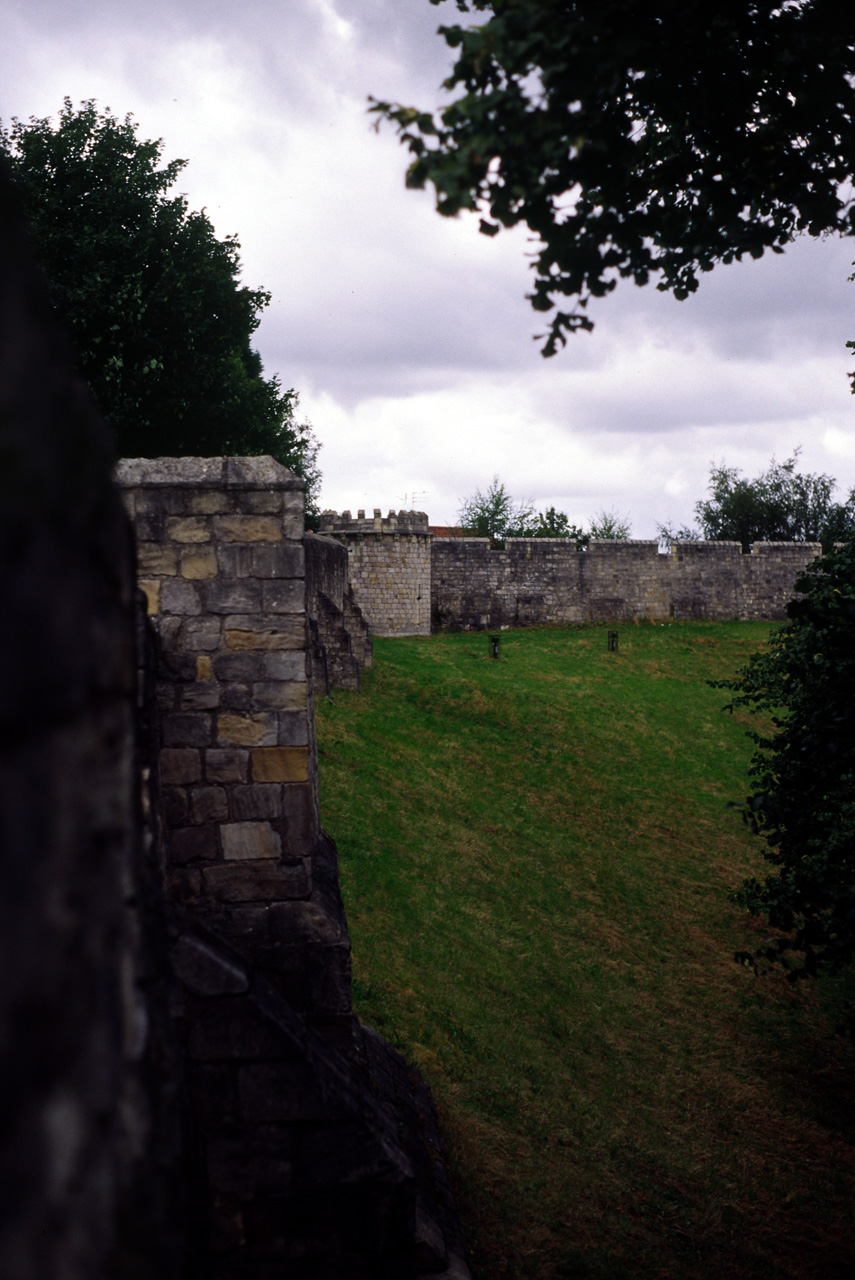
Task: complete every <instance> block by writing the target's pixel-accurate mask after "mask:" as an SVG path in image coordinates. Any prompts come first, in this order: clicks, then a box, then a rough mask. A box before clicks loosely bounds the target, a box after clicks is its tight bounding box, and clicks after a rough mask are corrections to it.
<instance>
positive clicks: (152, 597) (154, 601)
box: [137, 578, 160, 617]
mask: <svg viewBox="0 0 855 1280" xmlns="http://www.w3.org/2000/svg"><path fill="white" fill-rule="evenodd" d="M137 586H138V587H139V589H140V591H142V593H143V595H144V596H145V607H146V613H147V614H148V615H149V617H151V616H152V614H155V613H160V580H159V579H158V578H140V579H139V580H138V581H137Z"/></svg>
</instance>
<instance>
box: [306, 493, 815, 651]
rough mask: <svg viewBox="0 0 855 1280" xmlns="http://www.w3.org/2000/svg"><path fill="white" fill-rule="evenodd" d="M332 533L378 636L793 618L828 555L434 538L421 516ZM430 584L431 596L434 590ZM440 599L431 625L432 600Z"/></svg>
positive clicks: (811, 550)
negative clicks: (811, 572) (807, 572)
mask: <svg viewBox="0 0 855 1280" xmlns="http://www.w3.org/2000/svg"><path fill="white" fill-rule="evenodd" d="M322 524H323V529H324V531H325V532H326V533H328V535H329V536H330V537H332V538H335V539H337V540H339V541H340V542H342V543H343V544H344V545H345V546H346V547H347V548H348V556H349V562H350V576H351V584H352V587H353V593H354V596H355V599H356V602H357V604H358V605H359V606H360V607H361V609H362V611H363V614H364V616H365V620H366V622H367V624H368V626H369V629H370V630H371V631H372V633H373V634H374V635H426V634H427V633H428V631H429V630H434V631H438V630H446V629H450V630H454V629H458V628H463V629H475V630H477V629H480V628H486V627H489V628H495V627H500V628H501V627H514V626H532V625H538V624H540V625H544V624H546V625H549V624H561V623H577V622H589V621H595V620H610V621H620V620H629V619H634V618H656V619H664V618H675V619H680V618H708V619H721V620H725V619H731V618H740V619H746V620H748V619H776V618H782V617H784V610H785V606H786V603H787V601H788V600H789V599H790V597H791V596H792V594H793V586H794V583H795V580H796V578H797V576H798V574H799V572H800V571H801V570H802V569H803V568H804V567H805V565H807V564H808V563H809V562H810V561H811V560H812V559H814V557H815V556H817V555H819V554H820V550H821V549H820V547H819V546H817V545H813V544H809V543H757V544H755V546H754V547H753V549H752V552H751V554H749V555H743V554H742V550H741V548H740V546H739V544H738V543H735V542H689V543H681V544H675V545H674V546H673V547H672V548H671V551H670V553H669V554H662V553H660V551H659V547H658V544H657V543H656V542H641V541H603V542H591V543H590V544H589V546H588V547H587V548H580V547H577V545H576V543H575V542H574V541H572V540H570V539H567V538H509V539H508V540H507V542H506V544H505V547H504V549H501V550H499V549H493V547H492V545H491V543H490V540H489V539H488V538H444V537H443V538H432V537H431V535H430V533H429V530H428V527H427V516H425V515H423V514H422V513H419V512H403V511H402V512H398V514H397V515H395V513H394V512H390V513H389V517H388V519H386V520H382V519H381V518H380V513H379V511H375V518H374V520H373V521H371V520H366V519H365V518H364V512H361V511H360V512H359V514H358V517H357V519H356V520H353V519H352V518H351V515H350V512H349V511H345V512H344V513H343V514H342V515H341V516H339V515H337V514H336V513H335V512H333V511H326V512H324V514H323V517H322ZM425 583H427V584H428V586H427V587H425V585H424V584H425ZM428 593H429V594H430V617H429V618H428V616H427V612H426V608H425V599H426V596H427V595H428Z"/></svg>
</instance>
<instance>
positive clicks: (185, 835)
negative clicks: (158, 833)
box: [167, 826, 220, 863]
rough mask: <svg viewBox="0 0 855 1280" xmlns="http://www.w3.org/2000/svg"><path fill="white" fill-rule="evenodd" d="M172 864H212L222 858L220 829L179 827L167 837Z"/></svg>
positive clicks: (211, 827)
mask: <svg viewBox="0 0 855 1280" xmlns="http://www.w3.org/2000/svg"><path fill="white" fill-rule="evenodd" d="M167 844H168V846H169V860H170V861H171V862H178V863H185V862H202V861H207V862H210V861H212V860H213V859H215V858H218V857H219V856H220V842H219V839H218V828H217V827H215V826H206V827H179V828H178V830H177V831H170V832H169V833H168V835H167Z"/></svg>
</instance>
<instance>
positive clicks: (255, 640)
mask: <svg viewBox="0 0 855 1280" xmlns="http://www.w3.org/2000/svg"><path fill="white" fill-rule="evenodd" d="M223 638H224V640H225V646H226V648H227V649H231V650H249V651H258V652H264V651H272V650H275V649H302V648H304V647H305V644H306V623H305V619H304V618H303V617H302V616H300V615H297V616H295V617H287V618H286V617H282V618H280V619H278V620H277V621H276V622H273V623H271V622H268V621H267V619H266V618H265V617H264V616H263V615H262V616H256V617H253V616H252V615H250V616H245V615H243V616H241V615H236V616H229V617H227V618H226V623H225V630H224V633H223Z"/></svg>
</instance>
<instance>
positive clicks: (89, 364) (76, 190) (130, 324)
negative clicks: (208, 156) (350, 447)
mask: <svg viewBox="0 0 855 1280" xmlns="http://www.w3.org/2000/svg"><path fill="white" fill-rule="evenodd" d="M162 149H163V147H162V143H161V142H160V141H157V142H153V141H150V140H149V141H144V140H142V139H140V138H138V137H137V132H136V125H135V124H134V121H133V119H132V117H131V116H126V117H125V119H124V120H123V121H120V120H118V119H116V117H115V116H113V115H111V114H110V113H109V111H105V112H99V111H98V109H97V107H96V105H95V103H94V102H92V101H89V102H84V103H82V104H81V106H80V107H79V108H78V109H75V108H74V107H73V106H72V104H71V101H70V99H68V98H66V99H65V103H64V106H63V109H62V111H61V112H60V115H59V120H58V123H56V124H53V123H52V122H51V121H50V120H37V119H32V120H30V121H29V122H28V123H22V122H21V121H19V120H17V119H13V121H12V124H11V126H10V127H8V128H5V127H3V125H2V124H0V150H2V151H3V152H5V153H6V155H7V157H8V159H9V162H10V164H11V169H12V173H13V177H14V179H15V182H16V185H17V187H18V190H19V192H20V197H21V200H22V203H23V206H24V212H25V214H26V216H27V218H28V221H29V230H30V238H31V242H32V246H33V249H34V252H35V255H36V257H37V258H38V259H39V261H40V263H41V266H42V268H43V270H44V272H45V275H46V276H47V279H48V282H49V284H50V288H51V292H52V295H53V299H54V303H55V306H56V308H57V311H58V312H59V314H60V316H61V318H62V320H63V321H64V323H65V325H66V326H67V328H68V330H69V332H70V335H71V338H72V341H73V343H74V346H75V349H76V355H77V362H78V366H79V369H80V372H81V373H82V374H83V376H84V377H85V378H86V379H87V381H88V382H89V385H90V386H91V388H92V391H93V394H94V396H95V399H96V400H97V402H98V405H99V407H100V408H101V411H102V412H103V414H104V416H105V417H106V418H107V420H108V421H109V423H110V425H111V426H112V428H113V431H114V432H115V436H116V441H117V445H118V450H119V453H120V454H121V455H123V456H125V457H147V458H151V457H158V456H162V455H172V456H185V455H192V454H200V455H206V454H214V455H216V454H261V453H270V454H272V455H273V457H275V458H276V459H277V460H278V461H280V462H282V463H284V464H285V465H286V466H288V467H290V468H291V469H292V470H294V471H296V472H297V473H298V474H299V475H301V476H302V477H303V478H304V479H305V480H306V484H307V508H308V509H309V510H310V511H311V510H313V509H314V508H315V507H316V493H317V488H318V485H319V481H320V473H319V471H318V469H317V453H318V448H319V446H318V443H317V441H316V439H315V437H314V434H313V432H312V429H311V427H310V426H309V424H308V423H306V422H300V421H298V419H297V416H296V412H297V405H298V396H297V393H296V391H294V390H287V391H286V390H283V389H282V387H281V385H280V383H279V380H278V378H276V377H273V378H265V377H264V376H263V372H262V365H261V359H260V357H259V355H258V353H257V352H256V351H254V350H253V349H252V347H251V345H250V338H251V335H252V333H253V332H254V331H255V329H256V328H257V327H258V323H259V319H260V315H261V312H262V310H263V309H264V307H266V306H267V305H268V303H269V302H270V294H269V293H267V292H265V291H264V290H263V289H249V288H247V287H245V286H243V285H241V284H240V283H239V276H240V258H239V250H240V244H239V242H238V240H237V238H236V237H235V236H226V238H225V239H224V240H218V239H217V237H216V236H215V234H214V229H213V227H212V225H211V223H210V221H209V220H208V218H207V216H206V215H205V213H204V212H200V213H191V212H190V211H189V210H188V207H187V201H186V199H185V198H184V197H183V196H181V195H168V194H167V192H169V190H170V188H171V187H172V186H173V185H174V183H175V181H176V179H177V177H178V175H179V173H180V172H181V170H182V169H183V168H184V166H185V164H186V161H184V160H172V161H170V162H169V163H168V164H165V165H162V166H161V164H160V159H161V152H162Z"/></svg>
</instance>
